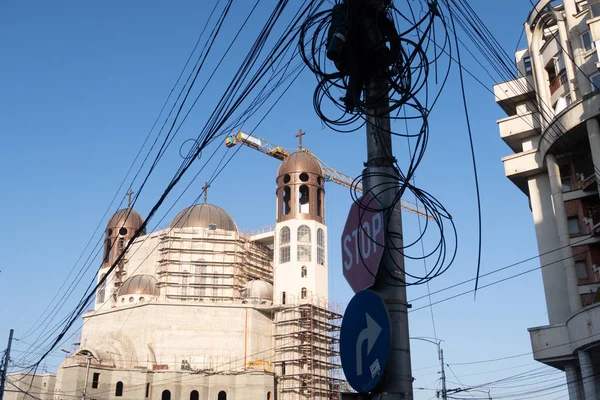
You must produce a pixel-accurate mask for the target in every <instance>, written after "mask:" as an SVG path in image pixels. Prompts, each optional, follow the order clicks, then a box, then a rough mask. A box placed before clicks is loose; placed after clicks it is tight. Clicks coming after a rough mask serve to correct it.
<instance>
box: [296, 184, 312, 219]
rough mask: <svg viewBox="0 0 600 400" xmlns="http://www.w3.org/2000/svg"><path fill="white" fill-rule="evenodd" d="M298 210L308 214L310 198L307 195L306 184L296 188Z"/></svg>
mask: <svg viewBox="0 0 600 400" xmlns="http://www.w3.org/2000/svg"><path fill="white" fill-rule="evenodd" d="M298 207H299V208H298V212H299V213H300V214H308V213H309V212H310V198H309V196H308V186H307V185H302V186H300V189H299V190H298Z"/></svg>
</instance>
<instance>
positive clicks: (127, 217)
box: [106, 208, 144, 231]
mask: <svg viewBox="0 0 600 400" xmlns="http://www.w3.org/2000/svg"><path fill="white" fill-rule="evenodd" d="M143 223H144V218H142V216H141V215H140V214H138V213H137V211H135V210H134V209H131V208H123V209H122V210H119V211H117V212H116V213H114V214H113V216H112V217H111V218H110V220H109V221H108V224H106V228H107V229H108V228H121V227H123V228H130V229H133V230H134V231H135V230H136V229H138V228H139V227H140V226H142V224H143Z"/></svg>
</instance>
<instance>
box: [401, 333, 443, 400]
mask: <svg viewBox="0 0 600 400" xmlns="http://www.w3.org/2000/svg"><path fill="white" fill-rule="evenodd" d="M410 339H413V340H422V341H423V342H429V343H433V344H435V345H436V346H437V349H438V360H440V362H441V364H442V400H447V399H448V397H447V394H448V393H447V390H446V370H445V369H444V350H442V346H441V344H442V342H443V340H441V339H438V338H431V337H427V336H419V337H411V338H410ZM436 395H439V393H437V394H436Z"/></svg>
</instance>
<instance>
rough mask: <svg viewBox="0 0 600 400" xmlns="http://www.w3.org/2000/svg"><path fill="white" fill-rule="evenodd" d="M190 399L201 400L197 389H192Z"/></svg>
mask: <svg viewBox="0 0 600 400" xmlns="http://www.w3.org/2000/svg"><path fill="white" fill-rule="evenodd" d="M190 400H200V393H199V392H198V391H197V390H192V392H191V393H190Z"/></svg>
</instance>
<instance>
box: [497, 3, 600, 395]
mask: <svg viewBox="0 0 600 400" xmlns="http://www.w3.org/2000/svg"><path fill="white" fill-rule="evenodd" d="M598 17H600V4H599V2H598V1H593V0H590V1H589V2H588V1H581V0H564V2H562V3H559V2H556V1H548V0H540V1H538V2H537V4H535V6H534V8H533V10H532V11H531V13H530V15H529V17H528V19H527V22H526V23H525V33H526V37H527V44H528V47H527V48H526V49H523V50H519V51H517V52H516V53H515V56H516V65H517V70H518V77H517V78H516V79H513V80H510V81H507V82H502V83H499V84H497V85H495V86H494V94H495V96H496V102H497V103H498V104H499V105H500V106H501V107H502V109H503V110H504V111H505V112H506V113H507V114H508V117H507V118H503V119H501V120H499V121H498V125H499V128H500V136H501V137H502V139H503V140H504V141H505V142H506V144H507V145H508V146H509V147H510V148H511V150H512V151H513V152H514V153H515V154H513V155H510V156H507V157H505V158H504V159H503V162H504V167H505V172H506V176H507V177H508V178H509V179H510V180H511V181H512V182H513V183H514V184H515V185H516V186H517V187H519V189H521V190H522V191H523V192H524V193H525V194H526V195H527V196H528V198H529V201H530V207H531V211H532V215H533V220H534V224H535V230H536V236H537V244H538V251H539V255H540V263H541V267H542V268H541V273H542V278H543V284H544V291H545V297H546V306H547V310H548V319H549V324H548V325H547V326H541V327H536V328H530V329H529V331H530V336H531V344H532V348H533V354H534V358H535V359H536V360H538V361H540V362H543V363H545V364H547V365H550V366H552V367H555V368H558V369H561V370H563V371H565V373H566V378H567V383H568V389H569V397H570V399H571V400H584V399H587V400H590V399H598V398H599V397H598V391H597V385H598V384H600V379H599V378H600V376H599V372H600V303H599V302H598V301H599V300H600V294H599V289H600V236H598V233H599V230H598V227H600V198H599V195H598V183H599V182H600V180H599V179H598V178H599V177H600V175H599V174H598V172H599V171H600V169H599V168H600V126H599V124H598V117H599V114H600V90H599V89H600V71H599V67H600V64H599V63H598V51H599V49H600V46H598V44H600V25H599V24H600V18H598Z"/></svg>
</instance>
